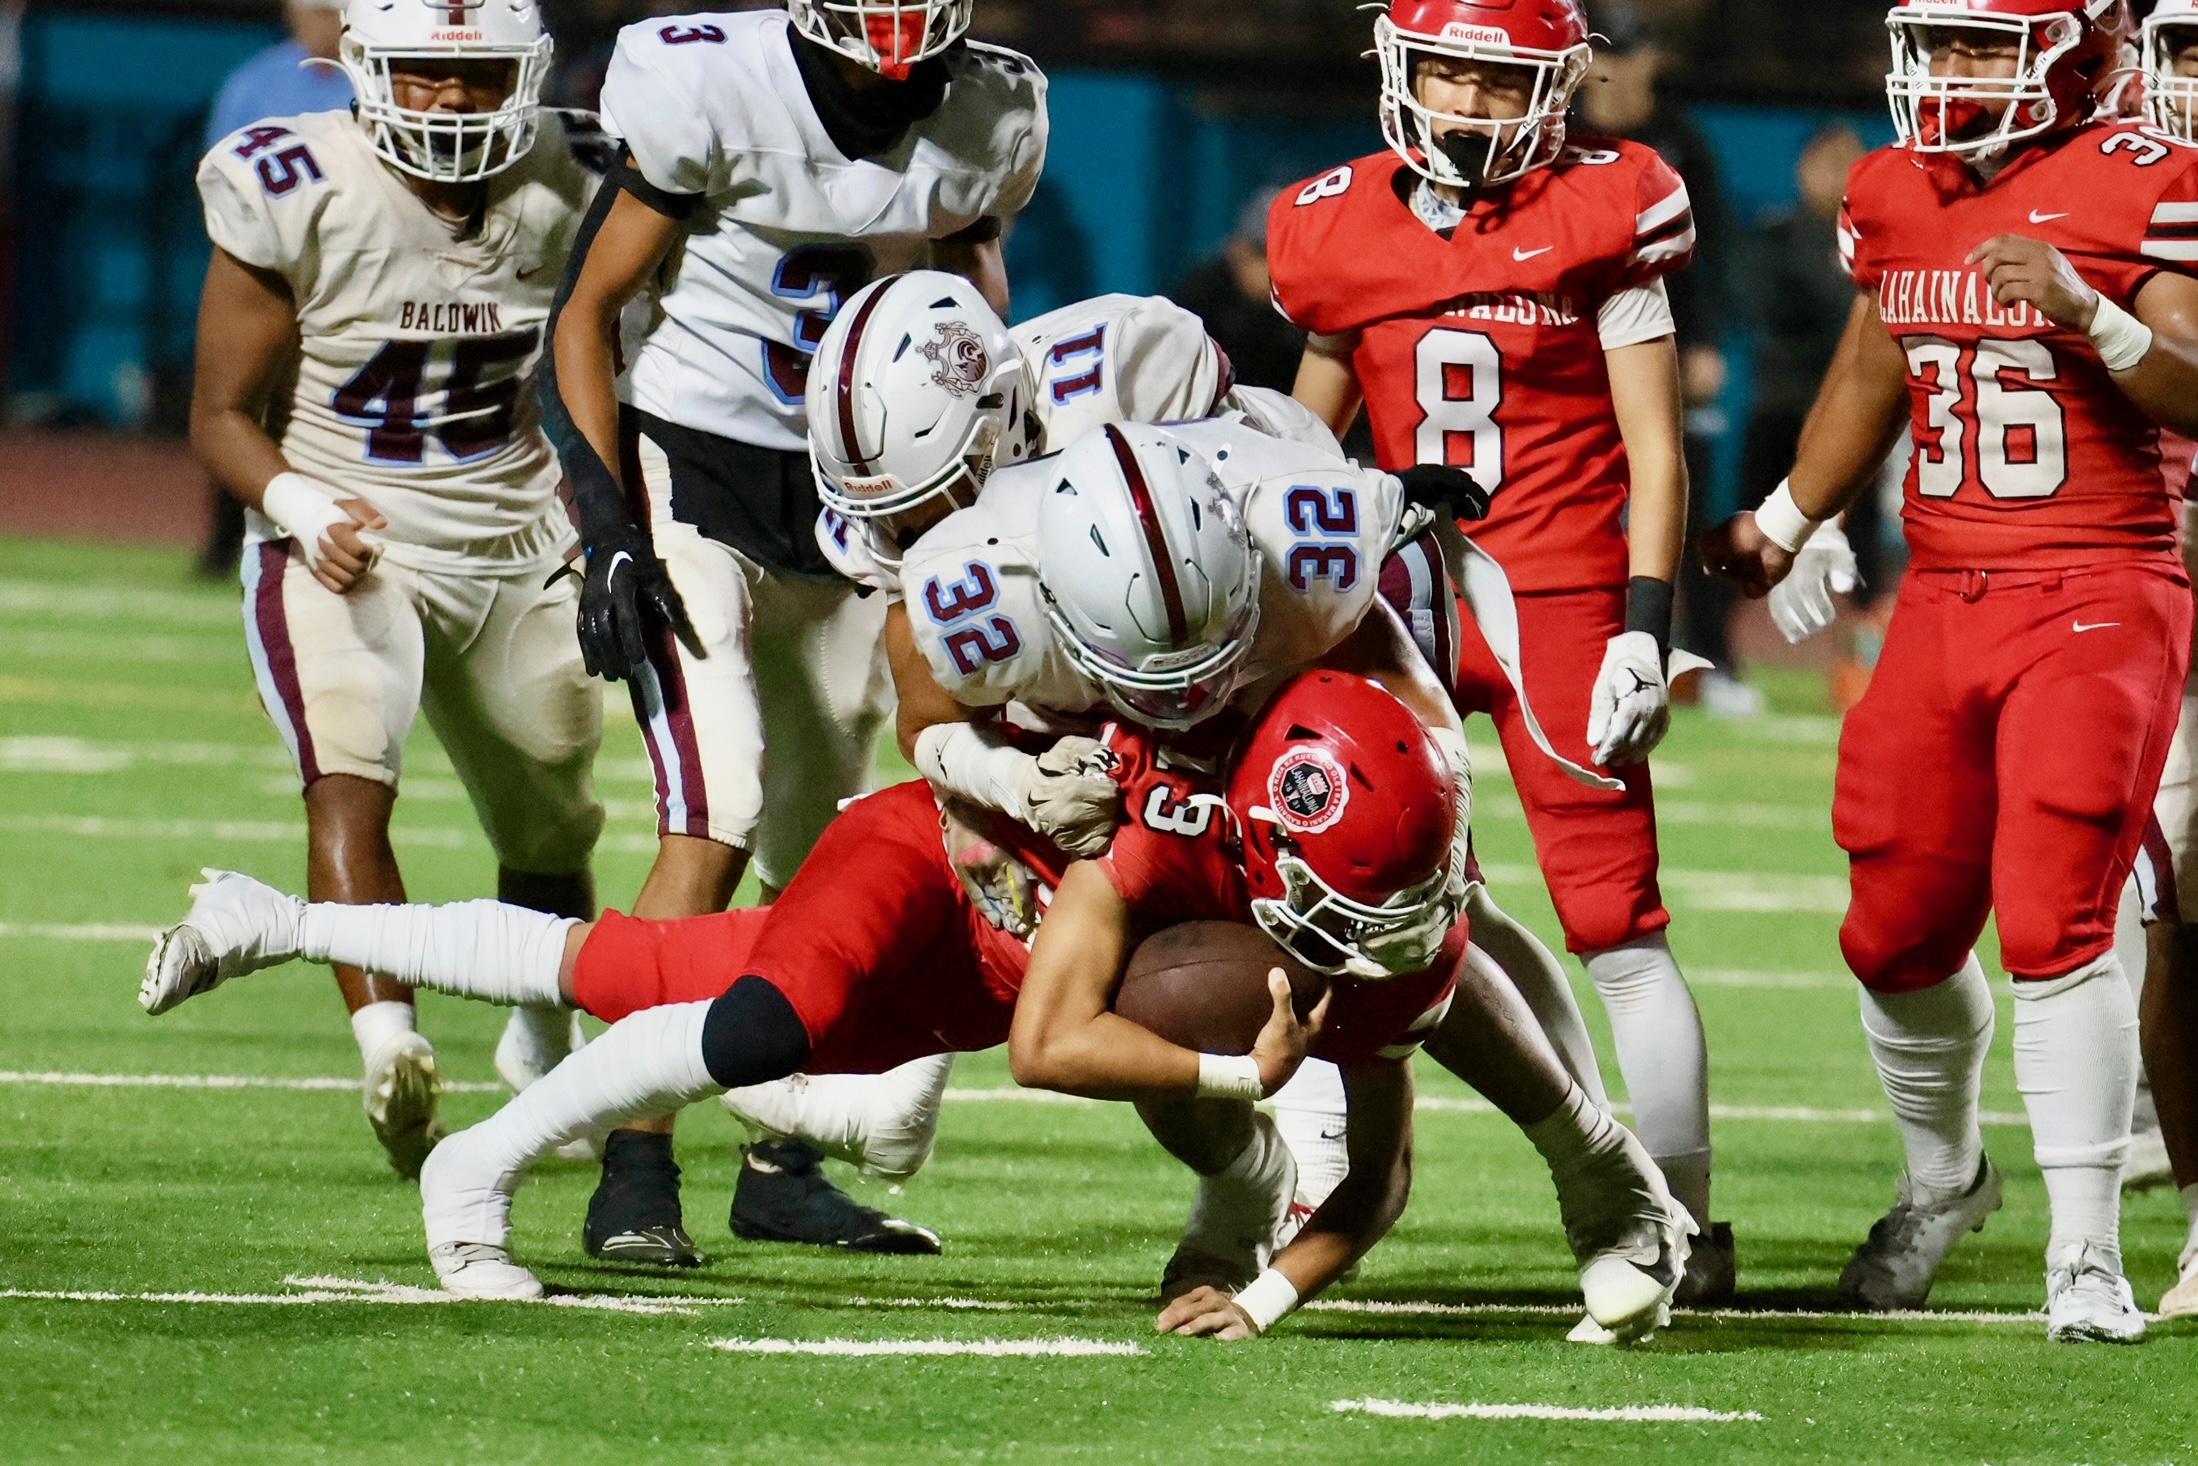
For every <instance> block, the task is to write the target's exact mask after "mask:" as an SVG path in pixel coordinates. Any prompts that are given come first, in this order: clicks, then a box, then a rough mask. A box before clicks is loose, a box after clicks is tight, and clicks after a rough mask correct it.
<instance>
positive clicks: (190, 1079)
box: [0, 1069, 506, 1094]
mask: <svg viewBox="0 0 2198 1466" xmlns="http://www.w3.org/2000/svg"><path fill="white" fill-rule="evenodd" d="M0 1084H54V1085H61V1086H63V1087H65V1088H82V1089H288V1090H302V1091H306V1092H308V1093H319V1092H321V1091H323V1090H327V1091H335V1092H339V1093H348V1094H356V1093H357V1092H358V1089H359V1081H358V1080H356V1079H341V1078H318V1077H316V1078H307V1079H268V1078H263V1077H261V1076H259V1075H256V1074H68V1073H58V1072H52V1071H48V1072H43V1073H40V1072H29V1071H22V1070H15V1069H0ZM505 1092H506V1091H505V1089H504V1086H503V1085H501V1084H487V1083H469V1082H465V1081H461V1080H454V1079H446V1080H444V1081H443V1093H444V1094H503V1093H505Z"/></svg>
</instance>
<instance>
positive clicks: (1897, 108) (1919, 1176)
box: [1704, 0, 2198, 1342]
mask: <svg viewBox="0 0 2198 1466" xmlns="http://www.w3.org/2000/svg"><path fill="white" fill-rule="evenodd" d="M2121 22H2122V11H2121V7H2120V6H2119V5H2118V4H2116V3H2114V0H2084V3H2081V4H2078V3H2075V0H1969V3H1968V4H1966V5H1952V4H1927V5H1909V6H1900V7H1896V8H1895V9H1894V10H1893V11H1892V13H1891V16H1890V20H1889V24H1890V25H1891V27H1892V32H1893V37H1894V59H1895V64H1894V68H1893V71H1892V74H1891V76H1890V78H1889V79H1888V82H1887V91H1888V93H1889V95H1890V97H1891V100H1892V108H1893V117H1894V120H1895V122H1896V123H1897V124H1898V126H1899V130H1900V134H1901V141H1900V142H1899V143H1898V144H1897V145H1896V146H1893V147H1890V148H1885V149H1881V150H1879V151H1878V152H1875V153H1872V154H1871V155H1869V156H1868V157H1866V158H1864V159H1863V160H1862V161H1861V162H1860V163H1858V164H1857V165H1856V166H1855V169H1854V171H1853V173H1852V174H1851V175H1850V177H1849V180H1848V193H1847V209H1846V217H1845V220H1844V223H1843V225H1842V230H1841V234H1842V249H1843V252H1844V253H1845V254H1846V255H1847V257H1848V259H1849V262H1850V273H1851V274H1852V275H1853V277H1854V280H1855V283H1856V285H1857V286H1858V287H1859V290H1860V294H1859V295H1858V297H1857V299H1856V301H1855V305H1854V312H1853V315H1852V317H1851V318H1850V320H1849V322H1848V327H1847V335H1846V338H1845V340H1844V341H1843V342H1842V343H1841V346H1840V350H1839V354H1838V356H1837V357H1836V358H1835V359H1834V361H1833V364H1832V367H1831V370H1830V373H1829V375H1828V376H1827V377H1826V379H1825V383H1824V386H1823V388H1822V389H1821V390H1820V392H1819V394H1818V397H1817V402H1816V406H1815V408H1814V410H1813V411H1812V412H1811V414H1810V417H1809V422H1808V426H1807V429H1806V431H1805V432H1804V434H1803V437H1802V441H1801V449H1800V455H1799V458H1798V459H1797V461H1796V462H1795V464H1794V469H1793V474H1792V476H1791V478H1790V479H1789V481H1788V482H1787V483H1786V484H1785V485H1783V486H1782V487H1781V488H1780V489H1778V490H1777V491H1776V492H1775V493H1773V494H1772V496H1771V498H1770V499H1769V501H1767V502H1766V503H1765V505H1764V506H1763V507H1762V508H1761V509H1759V510H1757V511H1755V512H1754V513H1753V514H1743V515H1740V516H1737V517H1736V518H1735V519H1733V520H1731V521H1729V522H1728V523H1727V524H1726V525H1724V526H1722V527H1721V528H1720V529H1719V530H1718V531H1717V532H1716V533H1714V534H1713V535H1711V536H1710V537H1709V539H1708V540H1707V541H1706V543H1705V551H1704V560H1705V563H1707V564H1711V565H1713V566H1716V565H1720V564H1721V565H1722V566H1723V567H1724V571H1725V573H1727V574H1729V575H1731V576H1732V577H1733V578H1734V579H1735V580H1737V581H1738V582H1739V583H1740V584H1741V585H1742V587H1743V588H1744V589H1747V590H1749V591H1750V593H1752V594H1756V595H1761V594H1763V593H1764V591H1765V589H1766V588H1767V587H1769V586H1774V585H1777V584H1779V582H1781V581H1797V582H1803V583H1807V582H1810V581H1812V580H1815V579H1818V578H1821V577H1822V576H1823V575H1824V574H1825V573H1826V566H1825V560H1824V557H1822V556H1819V555H1816V554H1813V553H1812V552H1811V550H1810V548H1809V540H1810V535H1811V532H1812V531H1813V530H1814V529H1815V528H1816V527H1817V525H1819V524H1820V523H1822V522H1823V521H1825V520H1827V519H1830V518H1831V517H1833V516H1834V515H1836V514H1837V513H1838V512H1839V511H1840V510H1841V509H1842V508H1843V507H1844V506H1845V505H1846V504H1847V502H1848V501H1849V500H1851V499H1852V498H1853V496H1854V495H1855V494H1856V493H1857V492H1859V491H1860V490H1861V489H1862V487H1863V486H1864V485H1866V484H1867V483H1868V481H1869V479H1870V476H1871V474H1872V472H1873V471H1874V466H1875V464H1876V463H1877V462H1878V460H1879V459H1880V458H1881V457H1882V455H1883V453H1884V452H1885V451H1886V448H1887V446H1888V445H1889V444H1890V443H1891V442H1892V441H1893V439H1894V438H1895V436H1896V435H1897V434H1898V432H1899V430H1900V428H1901V427H1902V426H1903V425H1904V424H1907V423H1909V422H1910V421H1911V418H1912V423H1913V426H1912V431H1913V433H1914V436H1915V443H1916V449H1915V456H1914V458H1913V460H1912V461H1911V463H1910V465H1909V469H1908V479H1907V507H1906V510H1905V512H1904V519H1905V522H1906V526H1907V536H1908V543H1909V548H1910V553H1911V556H1912V559H1911V565H1910V570H1909V573H1908V576H1907V579H1906V580H1905V581H1904V582H1903V584H1902V586H1901V590H1900V596H1899V601H1898V605H1897V609H1896V610H1895V612H1894V615H1893V622H1892V627H1891V630H1890V632H1889V634H1888V636H1887V639H1886V644H1885V653H1884V656H1883V658H1882V660H1881V661H1880V662H1879V663H1878V668H1877V673H1876V675H1875V676H1874V677H1873V678H1872V680H1871V683H1870V691H1869V694H1868V695H1867V696H1866V697H1865V698H1864V699H1863V700H1862V702H1861V703H1860V704H1859V705H1857V706H1856V708H1855V709H1854V710H1853V711H1852V712H1851V713H1849V714H1848V718H1847V724H1846V729H1845V732H1844V733H1843V735H1842V737H1841V740H1840V759H1839V783H1838V791H1837V794H1836V796H1835V799H1834V803H1833V808H1832V822H1833V831H1834V834H1835V836H1836V837H1837V839H1838V841H1839V843H1840V845H1841V847H1842V848H1844V849H1845V850H1846V851H1847V852H1848V855H1849V859H1850V862H1851V869H1852V881H1853V891H1854V895H1853V902H1852V905H1851V906H1850V907H1849V909H1848V913H1847V919H1846V922H1845V924H1844V925H1843V926H1842V928H1841V930H1840V946H1841V949H1842V950H1843V952H1844V953H1845V955H1846V958H1847V962H1848V965H1849V966H1850V967H1852V968H1853V969H1854V972H1855V975H1856V976H1857V977H1858V978H1860V979H1861V982H1862V986H1863V997H1862V1005H1863V1028H1864V1030H1865V1032H1866V1033H1867V1034H1868V1036H1869V1042H1870V1048H1871V1052H1872V1054H1873V1056H1874V1057H1875V1059H1876V1061H1877V1066H1878V1073H1879V1077H1880V1079H1881V1080H1882V1082H1883V1083H1884V1086H1885V1092H1886V1095H1887V1097H1888V1098H1889V1099H1890V1100H1891V1101H1892V1107H1893V1111H1894V1113H1895V1115H1896V1116H1897V1117H1898V1119H1899V1121H1900V1126H1901V1134H1902V1139H1903V1141H1904V1143H1905V1145H1906V1149H1907V1157H1908V1165H1907V1170H1906V1172H1905V1173H1904V1174H1903V1176H1902V1178H1901V1182H1900V1193H1899V1199H1898V1201H1897V1203H1896V1205H1895V1206H1894V1208H1893V1210H1892V1211H1891V1212H1890V1213H1888V1214H1887V1215H1886V1217H1885V1218H1884V1219H1883V1220H1882V1221H1880V1222H1879V1223H1878V1224H1877V1226H1876V1227H1874V1228H1872V1229H1871V1232H1870V1236H1869V1240H1868V1241H1866V1242H1864V1243H1863V1245H1862V1246H1861V1247H1860V1248H1859V1249H1857V1251H1856V1253H1855V1256H1854V1259H1853V1261H1852V1262H1851V1263H1850V1264H1849V1265H1848V1267H1847V1270H1846V1272H1845V1274H1844V1275H1843V1276H1842V1277H1841V1279H1840V1287H1841V1290H1842V1291H1843V1292H1845V1293H1846V1294H1848V1295H1849V1296H1850V1297H1851V1298H1853V1299H1855V1300H1856V1301H1857V1302H1858V1303H1860V1304H1861V1305H1863V1306H1866V1307H1872V1308H1900V1307H1913V1306H1916V1305H1918V1304H1920V1303H1921V1302H1922V1301H1923V1299H1924V1298H1925V1296H1926V1295H1927V1294H1928V1293H1929V1291H1930V1287H1931V1281H1932V1278H1933V1275H1934V1274H1935V1273H1936V1271H1937V1268H1938V1266H1939V1264H1940V1262H1941V1261H1942V1260H1943V1259H1944V1257H1945V1255H1946V1253H1947V1251H1948V1250H1949V1249H1950V1248H1951V1247H1952V1246H1953V1245H1954V1243H1955V1242H1956V1241H1958V1240H1959V1239H1960V1237H1961V1236H1962V1234H1963V1233H1964V1232H1968V1231H1973V1230H1976V1229H1977V1228H1979V1227H1981V1226H1983V1224H1984V1222H1985V1220H1986V1219H1987V1218H1988V1217H1989V1216H1990V1214H1991V1213H1992V1212H1993V1211H1994V1210H1996V1209H1997V1208H1998V1206H1999V1205H2000V1188H2001V1177H2000V1173H1999V1171H1998V1170H1997V1169H1996V1168H1995V1167H1994V1166H1993V1165H1992V1163H1991V1161H1990V1160H1989V1159H1988V1158H1987V1157H1986V1156H1985V1154H1984V1149H1983V1143H1982V1138H1981V1135H1980V1132H1979V1130H1978V1118H1977V1087H1978V1076H1979V1072H1980V1070H1981V1068H1982V1066H1983V1062H1984V1056H1985V1051H1986V1049H1987V1047H1988V1045H1989V1044H1990V1041H1991V1037H1992V1030H1993V1006H1992V996H1991V991H1990V989H1989V987H1988V986H1987V984H1986V982H1985V977H1984V971H1983V968H1982V967H1981V966H1980V965H1979V963H1978V961H1977V958H1976V955H1975V953H1974V952H1973V951H1971V950H1970V949H1971V945H1972V943H1974V942H1975V940H1976V938H1977V935H1978V933H1979V931H1980V930H1981V928H1982V927H1983V924H1984V920H1985V916H1986V914H1987V912H1992V913H1995V914H1996V916H1997V919H1998V925H1999V937H2000V950H2001V954H2002V959H2003V961H2004V962H2005V964H2006V967H2007V970H2008V971H2009V973H2010V974H2012V975H2013V977H2014V979H2015V984H2014V988H2015V1076H2016V1082H2017V1084H2018V1086H2019V1087H2020V1088H2021V1090H2022V1092H2023V1098H2024V1103H2025V1105H2026V1107H2027V1109H2028V1111H2029V1116H2030V1128H2031V1134H2032V1137H2033V1141H2034V1144H2035V1146H2036V1152H2037V1160H2038V1164H2039V1166H2040V1168H2041V1169H2042V1170H2043V1171H2044V1173H2045V1182H2046V1190H2047V1194H2048V1196H2049V1197H2050V1199H2051V1202H2052V1216H2053V1225H2052V1236H2051V1240H2050V1241H2049V1243H2048V1245H2047V1249H2046V1266H2047V1273H2046V1316H2047V1331H2048V1333H2049V1335H2050V1336H2051V1337H2053V1338H2055V1339H2064V1340H2086V1339H2096V1340H2108V1341H2115V1342H2129V1341H2134V1340H2136V1339H2138V1338H2140V1337H2142V1336H2143V1333H2144V1328H2145V1323H2144V1315H2143V1314H2142V1313H2141V1312H2139V1311H2138V1309H2137V1307H2136V1305H2135V1303H2134V1302H2133V1301H2132V1298H2131V1295H2130V1290H2129V1284H2128V1282H2127V1281H2126V1280H2125V1279H2124V1278H2123V1276H2122V1262H2121V1247H2120V1205H2119V1203H2120V1197H2119V1190H2118V1179H2119V1177H2118V1172H2119V1168H2120V1165H2121V1161H2122V1156H2123V1151H2124V1149H2125V1147H2126V1145H2127V1141H2128V1136H2129V1122H2130V1104H2131V1099H2132V1096H2133V1094H2134V1090H2135V1083H2136V1068H2137V1038H2136V1030H2137V1015H2136V1013H2135V1012H2134V1010H2133V1008H2132V1005H2131V1003H2130V997H2129V990H2128V988H2127V986H2126V985H2125V982H2124V979H2123V977H2122V975H2121V973H2120V970H2119V966H2118V963H2117V961H2116V958H2115V955H2114V950H2113V930H2114V916H2115V906H2116V903H2117V901H2118V899H2119V896H2120V893H2121V890H2122V886H2123V883H2124V881H2125V880H2126V879H2127V877H2128V874H2129V870H2130V865H2131V862H2132V860H2133V858H2134V857H2135V855H2136V852H2137V845H2138V841H2139V839H2140V837H2141V835H2142V833H2143V828H2144V824H2145V819H2146V816H2147V813H2148V811H2149V809H2150V807H2151V803H2152V799H2153V793H2154V790H2155V788H2156V787H2157V785H2158V783H2159V778H2160V770H2161V764H2162V761H2163V760H2164V759H2165V758H2166V756H2167V751H2168V745H2169V740H2170V735H2171V734H2172V733H2173V731H2174V727H2175V718H2176V712H2177V705H2178V701H2179V696H2180V693H2181V690H2182V686H2183V679H2184V674H2185V670H2186V665H2187V659H2188V656H2189V650H2190V636H2191V622H2192V611H2191V591H2190V582H2189V579H2188V577H2187V576H2186V575H2185V573H2184V570H2183V567H2182V564H2181V562H2180V560H2179V559H2178V558H2177V556H2176V553H2175V532H2174V528H2175V527H2174V524H2173V521H2172V519H2171V517H2170V513H2169V505H2168V498H2167V493H2166V489H2165V485H2164V483H2163V479H2162V473H2161V461H2160V450H2159V432H2158V429H2157V428H2156V427H2155V426H2154V424H2155V423H2164V424H2166V425H2168V426H2171V427H2174V428H2176V429H2177V430H2179V431H2182V432H2185V433H2188V432H2189V431H2191V429H2192V427H2193V418H2194V417H2198V345H2194V343H2198V280H2194V279H2193V278H2192V277H2191V275H2190V273H2188V272H2189V270H2190V265H2191V261H2192V260H2193V259H2194V258H2198V247H2194V245H2193V243H2192V239H2191V237H2192V235H2193V232H2194V230H2198V148H2194V147H2192V146H2190V145H2189V144H2188V143H2187V142H2185V141H2184V140H2182V139H2180V138H2178V137H2175V136H2173V135H2171V134H2168V133H2163V132H2160V131H2158V130H2155V129H2151V128H2147V127H2144V126H2140V125H2137V124H2134V123H2121V122H2101V123H2090V124H2087V123H2086V118H2087V117H2088V116H2089V114H2090V112H2091V109H2092V107H2093V106H2094V104H2095V101H2096V99H2097V98H2098V96H2099V95H2100V93H2101V92H2102V91H2103V90H2104V89H2105V88H2106V87H2107V86H2108V85H2109V83H2110V79H2111V77H2112V75H2113V72H2114V68H2115V66H2116V61H2117V58H2118V53H2119V50H2120V47H2121V44H2122V41H2123V39H2124V37H2123V31H2122V24H2121Z"/></svg>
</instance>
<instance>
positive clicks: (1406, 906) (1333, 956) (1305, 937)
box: [1251, 809, 1462, 982]
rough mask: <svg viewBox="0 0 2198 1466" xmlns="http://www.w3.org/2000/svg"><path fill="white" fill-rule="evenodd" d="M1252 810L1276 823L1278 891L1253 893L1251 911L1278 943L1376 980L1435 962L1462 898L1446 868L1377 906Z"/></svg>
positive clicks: (1324, 969) (1325, 967)
mask: <svg viewBox="0 0 2198 1466" xmlns="http://www.w3.org/2000/svg"><path fill="white" fill-rule="evenodd" d="M1251 814H1252V818H1254V819H1257V820H1260V821H1262V822H1263V823H1270V824H1273V825H1275V826H1277V827H1278V828H1277V830H1276V832H1275V833H1274V835H1273V840H1274V845H1275V861H1274V868H1275V874H1276V876H1277V877H1278V878H1280V880H1281V881H1282V887H1283V893H1284V894H1283V896H1282V897H1281V898H1279V899H1277V898H1272V897H1269V898H1262V899H1255V900H1254V901H1253V902H1252V919H1253V920H1254V921H1256V922H1257V923H1258V924H1259V929H1260V930H1261V931H1263V932H1265V933H1266V934H1267V935H1268V936H1270V937H1272V938H1273V939H1274V941H1275V944H1276V945H1277V946H1279V947H1281V948H1282V949H1283V950H1284V951H1286V952H1288V953H1289V954H1290V955H1291V956H1292V957H1294V958H1296V959H1297V960H1298V961H1299V962H1301V963H1303V964H1304V965H1305V966H1307V967H1310V968H1311V969H1313V971H1315V972H1320V973H1325V974H1327V975H1328V976H1330V977H1338V976H1350V977H1356V978H1363V979H1366V980H1368V981H1375V982H1378V981H1380V980H1382V979H1384V978H1391V977H1402V976H1404V975H1405V974H1406V973H1411V972H1424V971H1425V970H1426V969H1427V968H1429V967H1431V966H1433V965H1434V962H1435V958H1436V955H1437V954H1438V953H1440V952H1441V951H1442V945H1443V943H1444V942H1446V941H1448V940H1449V937H1450V929H1451V927H1453V926H1455V925H1456V924H1457V919H1458V911H1459V909H1460V906H1461V904H1462V902H1461V898H1460V896H1459V893H1458V892H1456V891H1453V890H1452V889H1451V885H1450V880H1449V871H1448V870H1447V869H1444V870H1438V871H1436V872H1435V873H1434V874H1433V875H1431V876H1429V877H1428V878H1427V879H1426V880H1424V881H1422V882H1420V883H1419V884H1418V885H1416V886H1413V887H1411V888H1409V889H1407V890H1404V891H1399V892H1398V893H1397V894H1396V895H1394V896H1392V897H1390V898H1389V899H1388V900H1387V901H1385V902H1383V903H1382V904H1381V905H1379V906H1369V905H1368V904H1366V903H1365V902H1363V901H1356V900H1353V899H1352V898H1351V897H1349V896H1346V895H1344V894H1343V893H1342V892H1341V891H1338V890H1337V889H1336V888H1335V887H1333V886H1331V885H1329V884H1328V883H1327V882H1326V881H1324V880H1322V879H1321V877H1320V873H1319V872H1318V871H1316V870H1314V869H1313V868H1312V867H1311V866H1310V865H1308V864H1306V863H1305V861H1304V859H1303V858H1302V857H1301V856H1299V855H1298V853H1297V851H1296V847H1295V845H1294V843H1293V842H1292V841H1291V840H1290V838H1289V836H1288V835H1286V834H1283V833H1281V832H1280V829H1279V826H1280V821H1279V820H1277V819H1276V818H1275V816H1274V814H1273V812H1272V811H1271V810H1266V809H1254V810H1252V812H1251Z"/></svg>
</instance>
